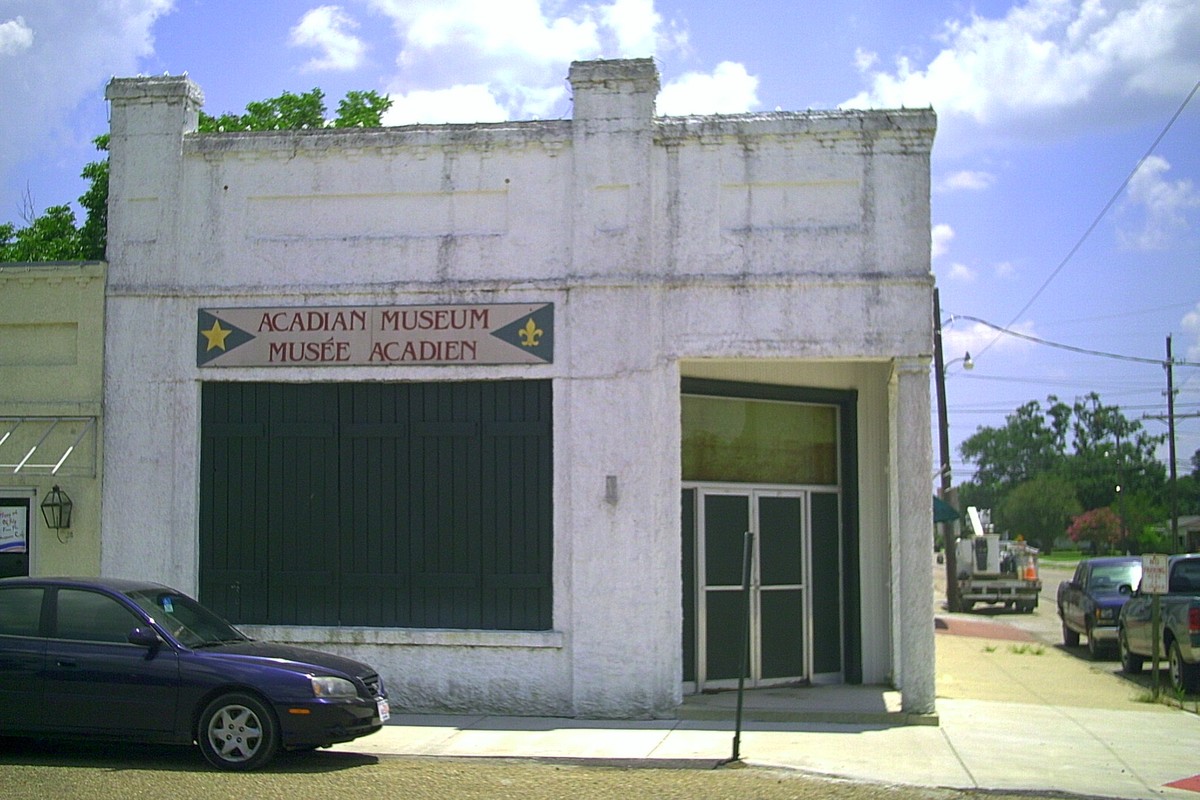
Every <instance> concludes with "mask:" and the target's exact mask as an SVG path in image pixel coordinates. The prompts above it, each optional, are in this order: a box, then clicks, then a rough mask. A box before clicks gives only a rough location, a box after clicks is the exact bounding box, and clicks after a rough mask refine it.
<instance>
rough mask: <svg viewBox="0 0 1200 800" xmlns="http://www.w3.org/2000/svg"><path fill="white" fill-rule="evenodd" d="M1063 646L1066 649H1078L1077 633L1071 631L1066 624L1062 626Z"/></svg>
mask: <svg viewBox="0 0 1200 800" xmlns="http://www.w3.org/2000/svg"><path fill="white" fill-rule="evenodd" d="M1062 628H1063V644H1064V645H1066V646H1067V647H1079V632H1078V631H1073V630H1071V628H1070V627H1068V626H1067V623H1065V622H1064V623H1063V624H1062Z"/></svg>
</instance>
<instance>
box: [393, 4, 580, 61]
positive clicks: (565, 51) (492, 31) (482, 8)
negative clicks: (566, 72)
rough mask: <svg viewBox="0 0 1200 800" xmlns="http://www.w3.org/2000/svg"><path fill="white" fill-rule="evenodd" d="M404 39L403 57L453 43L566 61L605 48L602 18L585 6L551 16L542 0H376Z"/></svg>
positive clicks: (486, 52)
mask: <svg viewBox="0 0 1200 800" xmlns="http://www.w3.org/2000/svg"><path fill="white" fill-rule="evenodd" d="M371 6H372V7H373V8H374V9H376V10H378V11H380V12H382V13H383V14H385V15H386V16H388V17H389V18H391V20H392V22H393V24H394V25H395V26H396V29H397V32H398V33H399V34H400V36H401V38H402V39H403V41H404V50H403V51H402V53H401V55H400V60H401V61H402V62H404V61H410V60H412V59H417V58H420V57H422V56H423V55H428V54H430V53H433V52H435V51H438V50H444V49H447V48H450V47H454V48H455V49H458V48H461V49H464V50H467V51H471V52H474V53H476V54H478V55H479V56H484V57H497V56H502V57H504V58H509V59H517V60H518V61H520V62H526V63H531V64H543V65H544V64H561V63H567V62H570V61H572V60H574V59H577V58H581V57H585V56H587V55H591V54H594V53H596V52H597V51H598V50H599V49H600V39H599V32H598V29H599V23H598V21H597V20H596V18H595V17H594V15H593V14H591V13H588V12H587V11H585V10H581V11H580V12H578V13H576V14H575V15H574V16H558V17H554V16H549V15H547V14H545V13H544V12H543V9H542V3H541V2H539V0H507V2H503V3H497V2H495V0H416V2H414V1H413V0H371Z"/></svg>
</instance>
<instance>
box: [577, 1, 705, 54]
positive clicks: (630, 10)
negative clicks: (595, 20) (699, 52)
mask: <svg viewBox="0 0 1200 800" xmlns="http://www.w3.org/2000/svg"><path fill="white" fill-rule="evenodd" d="M598 13H599V16H600V19H601V21H602V23H603V26H602V27H603V28H607V29H608V30H611V31H612V33H613V36H615V37H616V45H617V49H616V52H615V53H614V55H618V56H621V57H623V58H645V57H646V56H650V55H662V54H663V53H664V52H667V51H670V50H675V49H678V48H682V47H684V46H686V44H687V33H686V32H680V31H678V30H674V29H672V28H669V27H667V26H666V25H665V23H664V22H663V18H662V15H661V14H659V13H658V12H657V11H655V10H654V0H614V2H613V4H612V5H610V6H601V7H600V9H599V12H598Z"/></svg>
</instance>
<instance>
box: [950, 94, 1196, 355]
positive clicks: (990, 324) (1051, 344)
mask: <svg viewBox="0 0 1200 800" xmlns="http://www.w3.org/2000/svg"><path fill="white" fill-rule="evenodd" d="M1196 86H1197V87H1200V83H1197V84H1196ZM1028 307H1029V306H1026V308H1028ZM1018 316H1020V315H1018ZM956 319H966V320H970V321H971V322H978V323H979V324H980V325H986V326H987V327H989V328H991V329H992V330H994V331H997V332H999V333H1003V334H1007V335H1009V336H1015V337H1017V338H1018V339H1025V340H1026V341H1029V342H1033V343H1035V344H1044V345H1046V346H1047V347H1057V348H1059V349H1060V350H1070V351H1071V352H1072V353H1082V354H1083V355H1088V356H1098V357H1100V358H1111V359H1115V360H1117V361H1133V362H1136V363H1139V364H1157V365H1158V366H1160V367H1165V366H1167V364H1168V363H1170V364H1173V365H1174V366H1176V367H1200V362H1196V361H1180V360H1178V359H1176V360H1173V361H1171V362H1167V361H1165V360H1164V359H1161V358H1144V357H1142V356H1123V355H1120V354H1118V353H1105V352H1104V351H1102V350H1089V349H1087V348H1086V347H1075V346H1074V345H1070V344H1062V343H1060V342H1051V341H1048V340H1046V339H1039V338H1038V337H1036V336H1030V335H1029V334H1027V333H1020V332H1019V331H1014V330H1011V329H1009V328H1005V327H1002V326H1000V325H997V324H995V323H993V322H988V321H987V320H986V319H980V318H979V317H971V316H967V315H966V314H951V315H950V321H951V322H953V321H954V320H956ZM1009 324H1010V325H1011V324H1012V323H1009ZM997 338H998V337H997ZM992 344H995V340H993V341H992ZM991 346H992V345H991V344H989V345H988V346H987V347H985V348H983V351H986V350H987V349H988V347H991ZM983 351H980V352H983ZM977 358H978V357H977Z"/></svg>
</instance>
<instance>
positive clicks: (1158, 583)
mask: <svg viewBox="0 0 1200 800" xmlns="http://www.w3.org/2000/svg"><path fill="white" fill-rule="evenodd" d="M1141 588H1142V593H1143V594H1166V593H1167V557H1166V555H1165V554H1163V553H1146V554H1144V555H1143V556H1142V587H1141Z"/></svg>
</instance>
